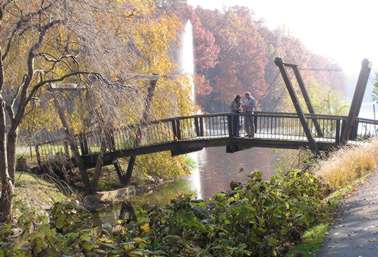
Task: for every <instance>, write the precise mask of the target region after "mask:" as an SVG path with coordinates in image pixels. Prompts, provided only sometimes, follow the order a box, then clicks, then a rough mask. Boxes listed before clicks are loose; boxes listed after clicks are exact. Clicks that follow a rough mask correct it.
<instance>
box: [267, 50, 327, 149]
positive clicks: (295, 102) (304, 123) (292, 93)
mask: <svg viewBox="0 0 378 257" xmlns="http://www.w3.org/2000/svg"><path fill="white" fill-rule="evenodd" d="M274 63H275V64H276V65H277V67H278V68H279V70H280V72H281V75H282V78H283V80H284V82H285V85H286V88H287V90H288V92H289V95H290V98H291V101H292V102H293V105H294V108H295V110H296V112H297V114H298V117H299V120H300V122H301V124H302V127H303V130H304V133H305V135H306V137H307V140H308V143H309V146H310V150H311V152H312V153H313V154H314V155H319V154H320V153H319V148H318V145H317V144H316V142H315V140H314V138H313V136H312V134H311V131H310V129H309V127H308V124H307V121H306V118H305V116H304V114H303V111H302V108H301V106H300V104H299V101H298V98H297V95H296V93H295V91H294V87H293V85H292V84H291V81H290V79H289V76H288V74H287V71H286V69H285V64H284V62H283V61H282V59H281V58H279V57H276V58H275V59H274Z"/></svg>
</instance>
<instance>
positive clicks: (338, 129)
mask: <svg viewBox="0 0 378 257" xmlns="http://www.w3.org/2000/svg"><path fill="white" fill-rule="evenodd" d="M340 122H341V120H339V119H338V120H336V135H335V144H336V145H340Z"/></svg>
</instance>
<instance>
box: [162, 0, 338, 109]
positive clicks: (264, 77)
mask: <svg viewBox="0 0 378 257" xmlns="http://www.w3.org/2000/svg"><path fill="white" fill-rule="evenodd" d="M169 2H170V1H164V3H165V6H164V7H165V8H169V9H170V10H172V9H173V10H174V11H175V12H176V13H177V15H178V16H179V17H181V18H182V21H183V25H184V23H185V22H186V21H187V20H188V19H190V20H191V22H192V24H193V30H194V45H195V67H196V78H195V81H196V88H197V99H198V100H199V103H200V104H201V106H202V108H203V109H204V110H206V111H223V110H225V108H227V107H226V105H227V103H228V102H229V101H230V100H231V99H232V97H233V96H234V95H235V94H236V93H243V92H245V91H247V90H248V91H251V92H252V94H253V95H254V96H255V97H256V99H257V100H258V101H259V103H260V106H261V108H262V109H264V110H266V111H273V110H276V109H279V108H283V107H285V101H284V98H285V97H286V92H284V91H283V90H285V88H284V86H283V84H282V79H281V78H280V76H279V75H278V69H277V67H276V66H275V65H274V63H273V60H274V58H275V57H276V56H280V57H282V58H283V59H284V60H285V61H286V62H291V63H296V64H298V65H300V67H303V68H310V69H313V68H315V70H304V71H302V75H303V77H304V79H305V81H306V83H307V85H308V87H311V88H312V91H319V90H320V91H321V92H323V93H324V92H325V91H329V90H335V91H338V92H339V93H340V94H343V93H344V84H345V83H344V80H345V79H344V74H343V73H342V72H337V71H335V70H339V69H340V67H339V66H338V65H337V64H335V63H333V62H332V61H330V60H329V59H327V58H325V57H323V56H319V55H317V54H315V53H312V52H311V51H309V50H308V49H306V47H305V46H304V45H303V44H302V43H301V41H300V40H298V39H297V38H295V37H294V36H292V35H289V34H288V33H287V32H285V31H284V30H279V29H278V30H270V29H269V28H267V26H266V25H265V24H264V23H263V22H262V21H260V20H257V19H256V18H255V16H254V13H253V11H252V10H250V9H249V8H247V7H240V6H235V7H230V8H228V9H226V10H223V11H219V10H208V9H203V8H200V7H197V8H195V9H193V8H192V7H190V6H187V5H185V4H183V3H182V1H181V3H177V2H175V3H169ZM172 2H174V1H172ZM318 69H322V70H318ZM316 88H317V89H318V90H315V89H316ZM314 93H315V92H314ZM316 94H317V93H316ZM317 95H319V94H317ZM286 102H287V101H286ZM286 105H287V103H286Z"/></svg>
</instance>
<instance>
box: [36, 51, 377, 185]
mask: <svg viewBox="0 0 378 257" xmlns="http://www.w3.org/2000/svg"><path fill="white" fill-rule="evenodd" d="M275 63H276V65H277V66H278V68H279V70H280V72H281V75H282V78H283V80H284V82H285V85H286V86H287V89H288V92H289V94H290V97H291V100H292V102H293V104H294V107H295V110H296V113H277V112H255V113H254V114H253V115H252V118H253V121H254V125H255V135H254V137H253V138H249V137H246V134H245V131H244V126H243V124H244V121H245V118H246V115H247V114H240V115H237V118H238V119H239V121H240V131H239V136H234V135H235V134H236V133H235V130H236V129H237V128H235V127H233V124H234V122H232V120H233V119H234V117H235V114H231V113H216V114H198V115H192V116H185V117H173V118H168V119H162V120H156V121H151V122H147V123H141V124H134V125H129V126H125V127H121V128H116V129H106V130H101V129H99V130H94V131H90V132H86V133H82V134H79V135H75V136H71V137H70V136H67V135H66V136H63V137H58V136H55V137H53V136H52V137H50V138H49V140H47V141H41V142H38V143H37V144H36V145H35V150H36V153H37V159H38V163H39V165H40V166H41V167H43V166H46V165H51V164H53V165H57V164H58V166H59V165H67V164H68V165H69V166H78V167H79V169H80V167H81V174H82V178H83V180H84V183H85V184H88V183H89V181H88V178H87V175H86V169H88V168H94V167H96V166H97V165H98V163H99V159H101V165H109V164H114V163H115V162H116V161H117V159H118V158H121V157H131V159H132V160H133V161H132V164H130V163H129V166H130V165H131V171H132V166H133V165H134V162H135V156H138V155H142V154H150V153H156V152H162V151H170V152H171V153H172V155H180V154H186V153H190V152H194V151H199V150H201V149H203V148H206V147H219V146H224V147H225V149H226V152H229V153H232V152H236V151H240V150H243V149H247V148H252V147H269V148H285V149H298V148H309V149H310V150H311V151H312V152H313V153H314V154H315V155H318V154H319V152H320V151H329V150H331V149H333V148H337V147H339V146H340V145H345V144H357V143H358V142H360V141H363V140H366V139H368V138H371V137H376V136H378V121H376V120H370V119H361V118H358V113H359V110H360V107H361V103H362V98H363V95H364V92H365V89H366V84H367V80H368V77H369V74H370V70H371V67H370V63H369V62H368V61H366V60H365V61H364V62H363V63H362V68H361V72H360V76H359V79H358V82H357V87H356V92H355V94H354V98H353V102H352V106H351V108H350V112H349V115H348V116H334V115H320V114H315V112H314V109H313V107H312V105H311V101H310V99H309V97H308V94H307V91H306V89H305V86H304V82H303V80H302V77H301V76H300V73H299V70H298V68H297V65H294V64H287V63H284V62H283V61H282V59H280V58H276V60H275ZM287 68H292V69H293V71H294V74H295V77H296V79H297V82H298V85H299V87H300V90H301V92H302V94H303V98H304V100H305V103H306V105H307V110H308V112H309V113H308V114H305V113H304V112H303V110H302V107H301V106H300V104H299V100H298V97H297V95H296V92H295V91H294V88H293V85H292V82H291V80H290V79H289V77H288V73H287V70H286V69H287ZM153 86H154V87H155V86H156V81H155V83H153ZM152 88H153V87H152ZM151 92H153V91H151ZM63 163H64V164H63ZM117 172H118V171H117ZM118 173H119V176H120V178H121V177H122V175H121V174H120V172H118ZM127 173H129V176H131V173H130V172H129V169H128V172H127ZM86 181H87V182H86Z"/></svg>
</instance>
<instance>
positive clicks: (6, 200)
mask: <svg viewBox="0 0 378 257" xmlns="http://www.w3.org/2000/svg"><path fill="white" fill-rule="evenodd" d="M6 146H7V133H6V117H5V102H4V99H3V98H2V96H1V95H0V176H1V198H0V223H2V222H10V221H11V218H12V197H13V183H12V179H11V177H10V176H9V172H8V161H7V158H8V156H7V147H6Z"/></svg>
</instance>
